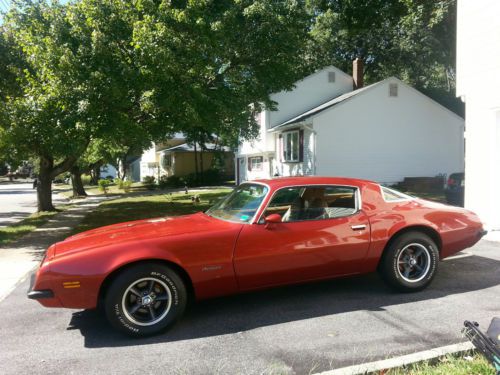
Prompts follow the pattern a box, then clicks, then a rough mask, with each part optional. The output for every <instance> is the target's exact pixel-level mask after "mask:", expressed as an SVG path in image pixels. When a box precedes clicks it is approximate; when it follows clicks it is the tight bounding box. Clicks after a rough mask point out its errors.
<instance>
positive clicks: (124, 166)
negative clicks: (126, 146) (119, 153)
mask: <svg viewBox="0 0 500 375" xmlns="http://www.w3.org/2000/svg"><path fill="white" fill-rule="evenodd" d="M127 159H128V157H127V155H125V156H124V157H122V158H121V159H120V164H119V167H120V168H119V169H120V177H119V178H121V179H122V181H125V179H126V178H127V177H129V170H130V162H128V161H127Z"/></svg>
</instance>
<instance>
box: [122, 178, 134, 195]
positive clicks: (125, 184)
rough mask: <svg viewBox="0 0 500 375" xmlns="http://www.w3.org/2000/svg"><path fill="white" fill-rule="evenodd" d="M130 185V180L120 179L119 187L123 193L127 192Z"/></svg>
mask: <svg viewBox="0 0 500 375" xmlns="http://www.w3.org/2000/svg"><path fill="white" fill-rule="evenodd" d="M131 187H132V181H128V180H127V181H122V184H121V187H120V188H119V189H123V191H124V192H125V193H128V192H129V191H130V188H131Z"/></svg>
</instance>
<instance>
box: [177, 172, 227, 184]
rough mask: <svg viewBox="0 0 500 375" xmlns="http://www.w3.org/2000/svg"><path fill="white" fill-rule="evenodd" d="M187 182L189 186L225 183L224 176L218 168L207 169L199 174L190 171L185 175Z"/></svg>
mask: <svg viewBox="0 0 500 375" xmlns="http://www.w3.org/2000/svg"><path fill="white" fill-rule="evenodd" d="M183 179H184V181H185V183H186V185H187V186H189V187H196V186H215V185H221V184H222V183H224V182H225V181H224V176H223V175H222V174H221V172H220V171H219V170H218V169H214V168H212V169H207V170H206V171H203V173H201V172H200V173H199V174H198V176H197V175H196V173H190V174H188V175H187V176H184V177H183Z"/></svg>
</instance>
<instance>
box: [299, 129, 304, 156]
mask: <svg viewBox="0 0 500 375" xmlns="http://www.w3.org/2000/svg"><path fill="white" fill-rule="evenodd" d="M303 161H304V130H303V129H300V130H299V162H303Z"/></svg>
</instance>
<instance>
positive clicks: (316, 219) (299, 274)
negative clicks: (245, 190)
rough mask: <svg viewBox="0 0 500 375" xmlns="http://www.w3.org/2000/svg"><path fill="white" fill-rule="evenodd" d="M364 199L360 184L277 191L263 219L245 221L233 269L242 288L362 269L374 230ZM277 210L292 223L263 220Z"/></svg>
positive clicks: (292, 281)
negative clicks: (357, 186) (364, 209)
mask: <svg viewBox="0 0 500 375" xmlns="http://www.w3.org/2000/svg"><path fill="white" fill-rule="evenodd" d="M339 192H340V193H339ZM349 194H350V195H349ZM320 197H322V198H323V202H320V200H321V198H320ZM332 197H334V198H332ZM359 197H360V195H359V193H358V189H357V188H356V187H343V186H316V187H310V186H305V187H290V188H285V189H282V191H281V192H280V191H278V192H276V193H275V194H274V195H273V198H272V199H271V200H270V203H269V205H268V207H267V208H266V210H265V211H264V213H263V215H262V218H261V220H259V223H256V224H252V225H245V226H244V227H243V229H242V231H241V233H240V236H239V238H238V241H237V244H236V247H235V253H234V268H235V273H236V276H237V280H238V285H239V288H240V289H242V290H248V289H255V288H260V287H265V286H271V285H279V284H288V283H294V282H301V281H306V280H314V279H321V278H328V277H332V276H337V275H348V274H354V273H358V272H360V269H361V268H362V267H361V262H362V260H363V259H364V258H365V256H366V253H367V251H368V247H369V242H370V228H369V221H368V218H367V216H366V215H365V213H364V212H363V211H362V210H361V202H360V201H359ZM335 201H337V203H335ZM314 202H316V203H314ZM315 205H316V206H323V207H314V206H315ZM294 210H295V212H294ZM290 212H292V213H291V214H290ZM272 213H279V214H280V215H281V216H282V218H284V220H287V221H284V222H279V223H272V224H270V223H268V224H266V223H265V222H264V220H263V218H264V217H265V216H267V215H269V214H272Z"/></svg>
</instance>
